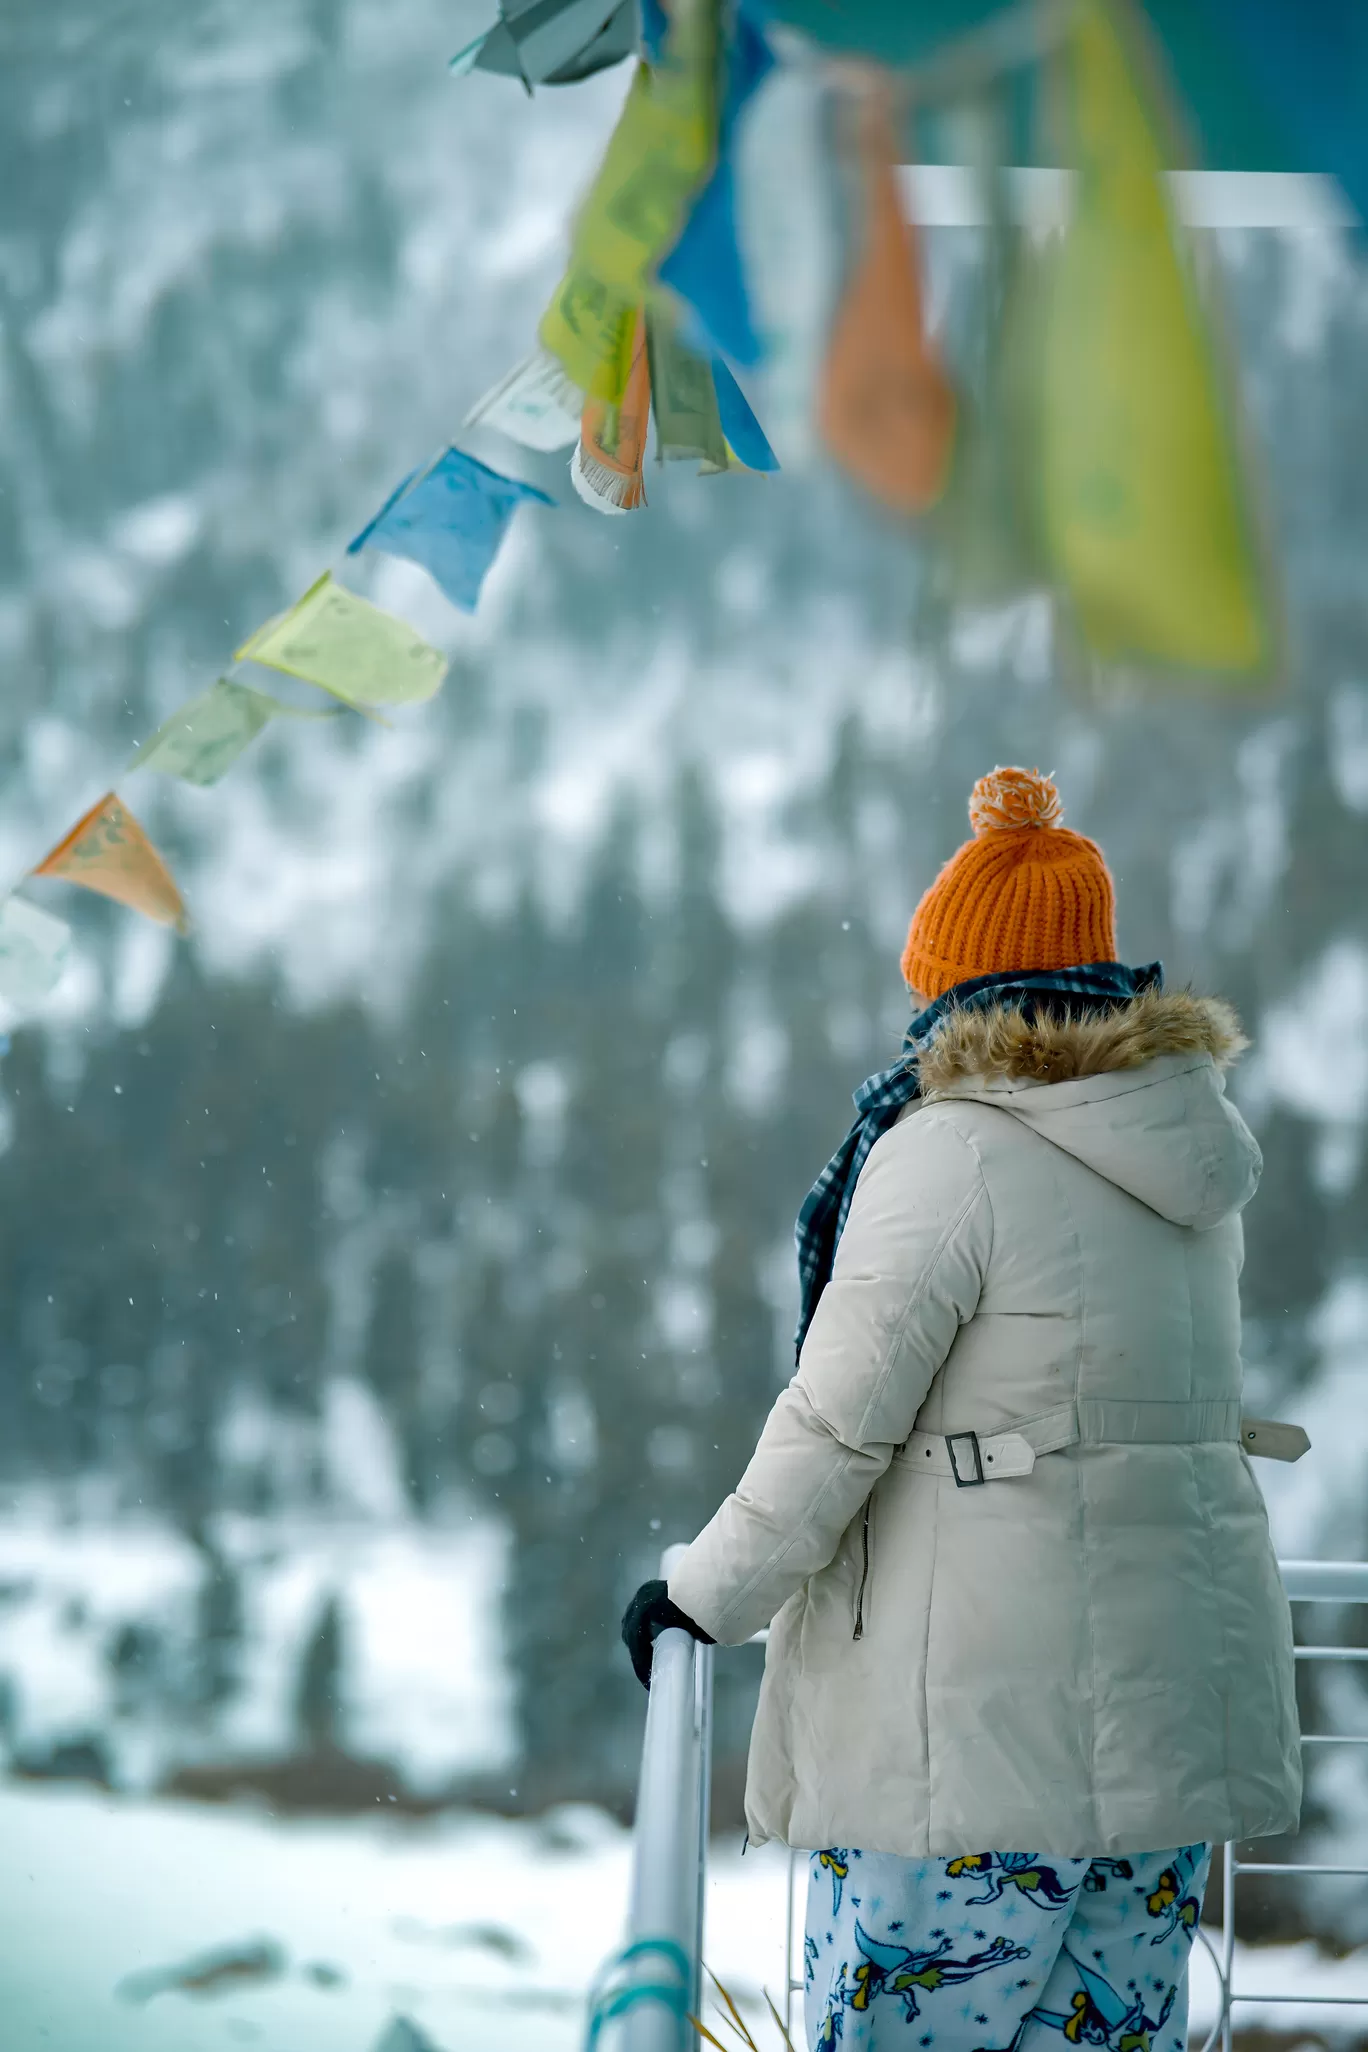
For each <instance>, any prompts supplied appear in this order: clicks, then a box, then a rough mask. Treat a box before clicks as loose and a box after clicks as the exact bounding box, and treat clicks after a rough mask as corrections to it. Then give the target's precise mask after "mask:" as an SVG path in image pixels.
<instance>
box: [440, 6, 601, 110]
mask: <svg viewBox="0 0 1368 2052" xmlns="http://www.w3.org/2000/svg"><path fill="white" fill-rule="evenodd" d="M635 48H636V9H635V6H634V5H633V0H502V4H501V6H500V9H499V18H498V20H497V21H496V22H495V23H494V24H493V26H492V27H490V28H487V29H485V30H484V32H483V33H482V34H481V35H478V36H476V37H475V39H474V41H473V42H470V43H467V44H466V46H465V48H464V49H463V50H458V51H457V53H456V55H455V56H454V57H453V58H452V60H451V66H450V68H451V71H452V72H453V73H454V75H455V76H456V77H457V78H463V77H464V76H465V74H466V73H467V72H470V71H475V70H479V71H495V72H502V73H504V74H505V75H506V76H508V77H512V78H520V79H521V80H522V82H523V84H524V85H525V86H526V87H527V88H528V90H529V91H530V90H531V89H532V87H533V86H534V85H572V84H573V83H574V82H575V81H576V80H577V79H581V78H590V77H592V75H593V73H594V72H596V71H603V70H605V69H606V68H607V66H608V65H610V64H620V63H621V62H622V60H623V58H624V57H630V56H631V54H632V52H633V50H634V49H635Z"/></svg>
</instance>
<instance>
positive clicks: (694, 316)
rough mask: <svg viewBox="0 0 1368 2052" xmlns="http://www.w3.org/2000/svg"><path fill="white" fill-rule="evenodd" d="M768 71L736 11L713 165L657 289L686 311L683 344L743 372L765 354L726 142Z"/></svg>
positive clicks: (750, 27)
mask: <svg viewBox="0 0 1368 2052" xmlns="http://www.w3.org/2000/svg"><path fill="white" fill-rule="evenodd" d="M773 68H774V56H773V54H772V52H771V50H770V46H769V44H768V43H767V42H766V40H765V38H764V36H763V35H762V34H761V33H760V31H759V29H758V28H756V26H755V25H754V23H753V22H752V21H751V19H750V17H749V16H748V15H747V14H745V13H744V12H742V11H740V10H737V12H736V13H735V14H734V16H733V18H732V24H731V33H730V35H729V37H728V41H727V49H726V86H725V90H724V92H723V96H722V112H721V117H720V121H719V124H718V139H717V161H716V163H715V164H714V166H713V170H712V176H711V177H710V178H709V179H708V181H707V183H706V184H705V185H704V187H703V189H702V190H701V192H699V194H698V196H697V198H696V199H695V200H694V203H693V206H692V207H691V209H690V211H689V216H688V219H687V220H686V221H685V223H684V227H683V230H682V231H681V233H680V236H679V239H678V241H677V242H676V243H675V246H674V248H673V249H672V250H671V251H670V252H669V254H668V255H667V256H666V258H665V261H664V262H663V263H662V264H661V266H660V270H659V277H660V282H661V284H662V285H667V286H668V287H669V288H670V290H671V291H672V292H673V293H675V294H676V295H677V296H678V297H679V298H680V299H681V300H682V301H683V302H684V305H685V307H686V308H687V309H688V314H689V319H688V320H687V321H686V322H685V325H684V339H685V340H686V341H687V342H688V343H689V344H690V345H691V346H692V347H693V348H695V349H697V350H698V351H699V352H700V353H701V354H704V355H707V356H729V357H730V358H731V360H732V361H733V363H739V364H740V365H741V367H742V369H752V368H754V366H755V365H756V364H757V363H759V361H760V358H761V355H762V353H763V352H762V349H761V343H760V338H759V335H758V334H757V333H756V328H755V322H754V319H753V318H752V314H751V306H750V296H749V293H748V292H747V289H746V276H745V272H744V270H743V269H742V265H741V252H740V248H739V246H738V244H737V237H736V191H735V177H734V172H733V166H732V142H733V138H734V136H735V134H736V127H737V123H738V121H739V120H740V117H741V113H742V110H743V109H744V108H745V106H746V105H747V103H748V101H750V100H751V99H752V98H753V97H754V95H755V94H756V92H758V91H759V89H760V87H761V85H762V84H763V83H764V80H765V78H766V75H767V74H768V73H769V72H770V71H771V70H773Z"/></svg>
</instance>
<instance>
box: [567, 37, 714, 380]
mask: <svg viewBox="0 0 1368 2052" xmlns="http://www.w3.org/2000/svg"><path fill="white" fill-rule="evenodd" d="M715 31H716V10H715V6H714V4H713V0H675V5H674V7H673V9H672V10H671V16H670V34H669V37H668V39H667V41H666V45H665V49H664V51H663V53H662V56H661V61H660V63H659V65H658V66H657V67H656V69H654V70H651V69H649V68H648V67H647V66H646V65H644V64H642V65H640V66H638V69H637V73H636V76H635V78H634V79H633V81H632V87H631V90H630V92H629V93H628V95H627V99H626V103H625V105H624V106H623V109H622V113H621V115H620V116H619V117H618V125H617V127H616V129H615V130H614V131H613V135H612V139H611V141H610V142H609V144H608V150H607V153H606V155H605V157H604V160H603V164H602V166H601V168H600V170H599V173H598V176H597V178H596V179H595V180H594V183H593V186H592V187H591V189H590V191H589V195H588V197H587V198H586V200H585V202H584V204H583V206H582V207H581V209H580V211H579V215H578V217H577V219H576V222H575V229H574V236H573V240H572V243H571V251H570V264H569V267H568V269H567V271H566V274H565V277H564V279H563V280H562V282H561V284H560V286H559V287H558V289H557V291H556V295H555V297H554V298H553V300H552V302H551V305H550V306H549V307H548V309H547V311H546V313H545V314H544V315H543V317H542V322H541V327H540V330H539V337H540V340H541V343H542V345H543V347H544V348H546V349H548V350H549V351H550V352H551V354H552V355H553V356H554V357H556V358H557V359H558V360H559V362H560V363H561V365H562V367H563V368H564V370H565V372H566V374H567V376H568V377H569V378H570V380H571V382H572V383H573V384H576V385H578V386H579V388H580V390H581V391H582V392H584V393H586V394H587V395H588V396H589V397H590V398H593V399H602V400H604V401H605V402H606V403H607V404H608V405H610V406H619V405H621V403H622V396H623V393H624V392H625V391H626V389H627V379H628V376H629V375H630V373H631V368H632V362H633V358H634V353H635V347H634V345H635V339H636V320H637V314H638V311H639V309H640V307H641V305H642V302H643V300H644V299H645V297H646V295H647V291H648V288H649V287H650V286H651V285H652V284H653V282H654V281H653V277H652V273H653V271H654V268H655V265H656V264H657V262H658V261H659V259H660V258H661V256H662V255H663V254H664V252H665V251H666V250H667V249H669V248H670V247H671V245H672V244H673V242H674V240H675V238H676V236H677V235H678V234H679V230H680V226H681V223H682V222H683V219H684V214H685V210H686V208H687V206H688V203H689V201H690V199H691V198H692V196H693V194H694V192H695V190H696V189H697V187H698V185H699V183H700V182H701V180H702V179H703V177H704V176H705V174H706V173H707V171H708V168H709V165H710V162H711V159H712V153H713V148H714V145H715V141H716V129H717V110H716V93H715V88H714V82H713V58H714V50H715V43H716V33H715Z"/></svg>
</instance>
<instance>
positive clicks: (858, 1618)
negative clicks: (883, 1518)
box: [851, 1497, 872, 1639]
mask: <svg viewBox="0 0 1368 2052" xmlns="http://www.w3.org/2000/svg"><path fill="white" fill-rule="evenodd" d="M871 1501H872V1499H871V1498H868V1497H867V1498H866V1499H865V1507H864V1524H863V1526H862V1527H861V1533H860V1542H861V1551H862V1555H863V1558H862V1562H861V1566H860V1586H859V1589H858V1591H857V1592H856V1596H855V1629H854V1631H853V1632H852V1633H851V1637H852V1638H855V1639H862V1638H863V1637H864V1606H865V1590H866V1588H867V1587H868V1586H869V1506H870V1503H871Z"/></svg>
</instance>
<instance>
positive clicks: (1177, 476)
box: [1026, 0, 1270, 671]
mask: <svg viewBox="0 0 1368 2052" xmlns="http://www.w3.org/2000/svg"><path fill="white" fill-rule="evenodd" d="M1052 83H1053V89H1054V106H1055V117H1056V120H1057V122H1059V124H1060V129H1061V133H1060V136H1059V140H1060V142H1061V144H1062V146H1063V154H1064V160H1065V161H1066V162H1071V163H1072V164H1073V165H1074V166H1075V167H1076V178H1075V184H1076V199H1075V206H1074V215H1073V220H1072V223H1071V225H1070V227H1069V230H1068V232H1067V234H1066V235H1065V237H1064V240H1063V242H1062V244H1061V246H1060V247H1059V249H1058V251H1057V252H1056V253H1054V254H1053V256H1051V257H1047V259H1046V260H1045V270H1044V275H1043V277H1042V278H1041V279H1040V281H1039V283H1040V285H1041V286H1042V287H1043V290H1041V291H1040V293H1039V294H1038V296H1037V297H1036V300H1035V309H1034V312H1035V318H1036V319H1037V320H1038V322H1039V327H1038V329H1037V330H1036V333H1035V346H1036V347H1037V348H1038V350H1039V360H1038V376H1039V387H1038V390H1039V412H1038V418H1037V420H1036V422H1035V424H1034V425H1035V433H1036V436H1037V437H1038V439H1037V441H1036V447H1035V455H1034V467H1035V468H1036V469H1037V480H1036V490H1037V492H1038V505H1039V518H1040V530H1041V535H1040V538H1041V542H1042V546H1043V550H1044V554H1045V556H1046V558H1047V560H1048V562H1049V564H1050V566H1051V567H1052V569H1053V570H1054V572H1055V574H1056V575H1057V576H1058V577H1059V578H1060V579H1061V581H1062V582H1063V583H1064V584H1065V585H1066V586H1067V587H1068V589H1069V590H1070V591H1071V593H1072V595H1073V599H1074V602H1075V605H1076V607H1077V611H1078V615H1079V619H1080V624H1081V626H1082V628H1083V631H1084V634H1085V636H1086V638H1087V640H1088V641H1089V642H1090V644H1091V645H1092V647H1093V648H1094V649H1095V650H1096V651H1097V653H1098V654H1100V655H1102V656H1110V657H1125V656H1131V657H1141V658H1150V659H1153V660H1157V661H1159V662H1163V663H1171V664H1175V665H1178V666H1182V667H1188V668H1198V669H1211V670H1225V671H1249V670H1251V669H1254V668H1256V667H1257V666H1258V665H1259V664H1260V662H1261V661H1262V660H1263V659H1264V658H1265V657H1266V656H1267V654H1268V651H1269V643H1270V630H1269V623H1268V619H1267V615H1266V612H1265V609H1264V605H1263V602H1262V598H1261V593H1260V579H1259V565H1258V560H1257V552H1256V548H1255V542H1254V535H1253V532H1252V523H1251V521H1250V518H1249V515H1248V510H1247V508H1246V506H1245V504H1244V503H1243V498H1242V480H1241V476H1240V465H1239V459H1238V455H1237V449H1236V442H1235V434H1234V429H1233V423H1232V420H1231V418H1230V414H1229V411H1228V409H1227V406H1226V404H1225V397H1224V394H1223V392H1222V390H1221V385H1220V378H1219V366H1218V359H1217V354H1216V350H1215V347H1214V343H1213V338H1212V336H1211V335H1210V333H1209V332H1208V330H1207V327H1206V324H1205V323H1204V321H1203V318H1202V311H1201V307H1200V304H1199V300H1198V295H1197V287H1196V281H1195V279H1194V278H1193V276H1192V274H1191V272H1190V270H1189V268H1188V267H1187V265H1186V264H1185V262H1184V261H1183V258H1182V256H1181V254H1180V251H1179V249H1178V248H1177V246H1176V244H1175V239H1174V221H1173V216H1172V213H1171V209H1170V204H1169V197H1168V192H1167V187H1166V181H1165V178H1164V170H1165V164H1166V158H1167V156H1168V155H1169V154H1170V153H1169V152H1168V151H1167V150H1166V148H1165V136H1164V133H1163V129H1162V127H1161V125H1160V116H1159V114H1158V111H1157V109H1155V108H1154V107H1152V106H1147V104H1146V102H1145V99H1144V98H1143V97H1142V94H1141V91H1140V89H1139V86H1138V84H1137V79H1136V74H1135V69H1134V65H1133V63H1132V61H1131V59H1130V57H1129V55H1128V52H1127V49H1126V46H1125V43H1124V42H1123V39H1122V34H1121V30H1120V28H1119V26H1118V20H1117V13H1116V9H1115V6H1114V4H1113V0H1081V4H1080V5H1079V7H1078V8H1077V10H1076V12H1075V15H1074V18H1073V26H1072V28H1071V31H1070V34H1069V37H1068V41H1067V43H1066V46H1065V48H1064V51H1063V53H1062V56H1061V58H1060V59H1059V60H1058V66H1057V73H1056V76H1055V78H1054V80H1053V82H1052ZM1026 346H1028V347H1029V346H1030V338H1026ZM1027 377H1028V380H1029V379H1030V377H1031V373H1030V370H1029V368H1028V370H1027Z"/></svg>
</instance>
